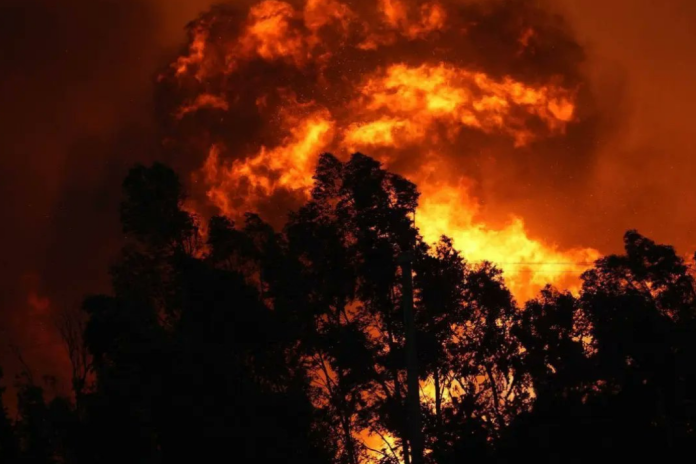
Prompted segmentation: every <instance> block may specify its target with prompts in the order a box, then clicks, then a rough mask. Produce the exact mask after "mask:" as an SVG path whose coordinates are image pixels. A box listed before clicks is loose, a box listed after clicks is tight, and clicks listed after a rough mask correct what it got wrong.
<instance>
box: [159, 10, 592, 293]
mask: <svg viewBox="0 0 696 464" xmlns="http://www.w3.org/2000/svg"><path fill="white" fill-rule="evenodd" d="M375 8H376V10H375V12H376V15H375V16H372V17H367V18H364V17H363V14H364V13H363V11H362V10H360V12H358V10H357V9H356V10H353V9H351V7H349V6H348V5H346V4H344V3H341V2H340V1H338V0H306V1H305V2H303V6H302V7H301V8H296V7H295V6H293V5H291V4H290V3H286V2H283V1H278V0H265V1H261V2H259V3H256V4H254V5H253V6H251V8H250V9H249V11H248V14H247V16H246V19H243V20H242V21H241V22H240V23H239V26H238V28H237V29H235V32H234V33H233V34H232V36H225V37H224V38H222V37H220V38H218V39H216V38H214V37H212V36H211V34H210V33H209V32H208V29H207V27H209V24H208V23H207V21H208V22H209V21H213V20H211V19H206V20H201V21H200V22H199V23H198V24H197V26H195V27H194V28H193V29H192V34H191V43H190V46H189V51H188V54H187V55H186V56H182V57H180V58H179V59H178V60H177V61H176V62H175V63H174V64H173V65H172V68H173V69H174V70H175V71H174V76H173V77H174V79H176V80H183V79H185V78H186V77H195V78H196V79H197V80H198V81H199V82H201V84H206V83H208V84H206V85H200V87H201V90H200V92H199V93H198V95H197V96H195V97H194V98H191V97H190V96H189V97H188V98H187V100H185V101H184V102H183V103H182V105H181V106H180V108H179V109H178V110H177V111H176V112H175V114H174V115H175V117H176V118H178V119H181V118H184V117H188V116H189V115H191V117H194V116H195V113H196V112H198V111H211V110H214V111H222V112H229V113H232V112H233V111H235V104H236V103H235V99H234V98H233V97H229V95H231V93H230V92H232V93H234V89H232V90H230V89H229V88H227V90H226V91H212V90H211V88H214V87H211V85H210V83H213V82H217V80H219V78H220V77H222V81H225V79H229V78H231V77H232V76H235V75H238V76H244V75H245V74H244V73H245V69H246V68H245V66H247V65H249V64H251V63H257V62H266V63H273V64H274V65H276V64H282V65H284V66H287V67H290V68H294V69H296V70H298V71H299V72H301V73H303V74H302V75H303V76H304V78H305V79H310V78H311V76H315V77H316V79H317V84H316V86H315V87H314V88H313V90H312V91H311V92H312V93H311V94H309V95H308V94H307V93H306V92H304V91H302V92H304V93H301V92H299V91H297V90H298V89H293V88H292V87H291V89H290V90H288V89H287V88H286V87H287V85H288V84H286V83H284V82H280V81H279V83H278V86H277V87H276V88H275V89H268V88H265V87H264V88H259V89H257V90H255V92H256V94H255V95H254V96H255V97H256V102H257V104H256V111H258V114H259V115H260V116H261V117H262V118H263V119H264V120H267V121H268V123H267V124H268V126H269V130H268V131H267V132H264V133H268V134H270V135H269V136H268V137H264V136H260V137H259V138H257V139H255V140H250V141H249V142H250V143H249V144H246V145H245V146H244V147H243V148H241V152H239V149H235V150H234V152H232V150H230V149H229V148H228V147H227V145H226V143H225V142H224V141H214V142H212V143H211V144H210V145H209V146H208V152H207V155H206V161H205V163H204V165H203V166H202V167H201V169H200V171H199V172H197V173H195V174H194V175H195V177H196V179H197V180H198V181H199V182H202V184H204V185H205V186H206V187H205V190H206V197H207V200H208V201H209V202H211V203H212V204H213V205H215V206H216V207H217V208H218V209H219V211H220V212H221V213H223V214H226V215H229V216H239V215H240V214H242V213H244V212H246V211H250V210H257V209H258V208H259V206H260V205H262V204H264V202H267V201H270V199H271V198H272V197H273V196H274V195H275V194H277V193H279V192H284V193H289V194H291V195H293V196H295V197H300V198H306V197H307V195H308V193H309V190H310V187H311V185H312V175H313V171H314V168H315V164H316V160H317V158H318V156H319V154H320V153H322V152H324V151H332V152H334V153H336V154H338V155H340V156H343V155H346V154H347V151H363V152H365V153H367V154H372V155H373V156H376V157H377V158H378V159H380V160H381V161H382V162H384V163H385V164H386V165H387V167H388V168H389V167H390V166H394V167H393V169H397V170H399V169H401V170H404V168H403V163H401V160H402V158H403V151H404V150H411V152H412V151H413V150H414V149H416V150H419V151H422V152H424V153H423V155H424V156H422V157H420V158H419V159H416V160H415V161H412V160H409V163H410V164H411V166H409V167H408V168H407V169H405V170H404V171H405V172H404V174H406V175H407V176H408V177H410V178H411V179H412V180H414V181H415V182H416V183H417V184H418V187H419V189H420V191H421V192H422V196H421V204H420V207H419V210H418V212H417V217H418V219H417V226H418V227H419V228H420V231H421V234H422V235H423V237H424V238H425V239H426V240H428V241H435V240H437V239H438V238H439V236H440V235H448V236H450V237H452V238H453V239H454V242H455V245H456V246H457V247H458V248H460V249H461V250H462V251H463V253H464V256H465V257H466V258H467V259H469V260H471V261H479V260H490V261H493V262H495V263H497V264H498V265H499V266H500V267H501V268H502V269H503V270H504V273H505V277H506V281H507V283H508V285H509V286H510V287H511V289H512V291H513V292H514V294H515V295H516V296H517V297H518V298H527V297H529V296H531V295H533V293H534V292H536V291H538V289H540V288H541V287H542V286H543V285H544V284H545V283H547V282H550V283H553V284H556V285H559V286H562V287H565V288H571V289H572V288H575V287H576V286H577V284H578V280H577V275H578V274H579V273H580V272H581V271H582V270H583V266H585V265H586V264H587V263H589V262H591V261H593V260H594V259H596V258H597V257H598V253H597V252H596V251H595V250H592V249H571V250H560V249H558V248H557V247H555V246H553V245H552V244H548V243H545V242H543V241H540V240H536V239H533V238H531V237H530V236H529V234H528V233H527V231H526V229H525V226H524V221H523V219H522V218H519V217H514V216H513V217H511V218H510V220H509V222H508V224H507V225H506V226H504V227H502V228H492V227H490V226H488V225H487V224H486V223H485V222H483V221H482V220H481V219H479V209H480V205H479V202H478V201H477V200H476V198H474V197H473V196H472V194H471V189H470V188H469V185H470V182H469V181H468V179H467V178H466V177H465V176H464V175H460V176H456V175H453V174H454V173H449V172H448V173H447V175H440V176H431V175H429V171H428V169H431V168H432V166H428V164H427V163H429V162H431V161H432V160H435V163H434V165H435V166H438V169H440V170H441V172H446V171H447V167H446V166H447V164H446V163H438V160H441V159H444V158H445V157H448V156H449V157H451V156H452V153H454V150H455V148H454V147H455V145H456V144H457V143H458V142H457V141H458V140H461V138H462V137H463V136H464V135H463V134H466V131H473V132H479V133H482V134H487V135H489V136H497V137H502V138H505V139H507V140H509V141H510V144H511V150H514V149H515V148H519V147H522V146H529V145H530V144H532V143H535V142H536V141H538V140H541V139H544V138H549V137H558V136H562V135H563V134H564V133H565V131H566V128H567V126H568V125H569V124H573V123H574V122H576V121H577V120H578V117H577V114H576V113H577V111H576V99H577V94H578V92H577V89H576V88H567V87H564V86H563V85H562V82H563V81H562V80H561V79H558V78H556V77H554V76H551V77H550V78H548V79H546V82H545V83H542V84H539V83H535V84H529V83H525V82H522V81H519V80H516V79H514V78H513V77H511V76H502V77H494V76H492V75H489V74H487V73H486V72H484V71H483V70H481V69H478V68H470V67H466V66H463V65H461V64H459V63H454V62H450V61H446V60H432V59H425V58H424V59H422V60H421V62H420V63H417V62H416V63H414V62H413V60H411V61H409V62H405V61H398V60H386V61H385V63H384V64H383V65H382V66H379V65H378V66H373V67H372V68H371V70H370V71H368V72H365V73H363V76H364V77H362V78H359V79H348V78H345V77H338V78H335V77H334V78H332V79H333V80H332V81H327V80H326V79H328V78H327V77H326V76H325V75H324V71H323V70H324V69H325V66H324V65H326V64H327V63H329V62H331V63H333V62H332V61H331V60H340V59H342V58H340V53H341V51H340V50H338V49H337V50H333V49H328V48H327V47H328V46H327V43H326V42H325V41H324V40H322V37H324V36H323V35H322V34H323V33H324V32H325V31H327V30H329V31H331V32H332V33H335V34H334V37H338V39H337V40H338V41H339V42H338V43H340V44H341V45H340V47H349V48H350V47H352V48H353V49H354V50H357V51H358V52H359V53H376V52H377V51H378V50H379V48H380V47H382V46H390V45H391V44H393V43H394V42H395V41H397V40H406V41H428V40H431V38H432V37H435V36H436V35H437V34H439V33H444V32H445V31H447V30H448V29H450V26H451V21H452V20H453V16H451V15H450V13H449V12H448V11H447V9H446V8H445V6H443V3H440V2H426V3H423V4H421V5H419V6H417V7H416V6H414V5H412V4H411V3H409V2H405V1H404V0H379V1H378V2H377V5H376V7H375ZM460 26H461V25H460ZM463 29H465V27H458V28H457V30H463ZM463 33H465V32H463ZM539 34H540V32H539V31H538V30H536V29H532V28H531V27H528V26H525V27H522V28H521V30H520V32H519V35H517V36H516V37H517V39H515V40H516V42H515V45H516V46H522V47H523V48H526V47H529V46H531V45H530V44H531V40H532V39H534V38H536V37H538V36H539ZM218 42H219V43H218ZM340 47H339V48H340ZM221 54H222V55H223V56H224V60H222V61H220V56H221ZM339 63H342V62H340V61H339ZM314 64H316V65H318V66H316V67H315V68H313V69H315V71H318V72H316V73H314V74H312V72H314V71H309V67H311V66H312V65H314ZM336 66H339V68H340V66H343V68H345V69H348V68H346V66H348V65H343V64H340V65H336ZM343 68H341V69H343ZM204 71H205V72H204ZM249 76H251V75H249ZM332 85H333V86H335V88H332ZM336 89H340V92H341V93H342V94H341V97H340V98H335V97H334V96H332V94H331V93H332V92H334V91H336ZM187 95H190V94H187ZM218 95H228V97H227V99H225V98H223V97H222V96H218ZM300 95H302V97H300ZM310 96H311V98H310ZM269 102H270V103H269ZM273 102H275V103H273ZM271 127H273V129H271ZM426 147H427V148H426ZM426 154H427V156H425V155H426ZM426 160H428V161H426ZM414 164H415V165H414ZM434 178H437V181H433V179H434ZM569 269H572V270H573V271H577V272H573V273H570V272H568V271H569Z"/></svg>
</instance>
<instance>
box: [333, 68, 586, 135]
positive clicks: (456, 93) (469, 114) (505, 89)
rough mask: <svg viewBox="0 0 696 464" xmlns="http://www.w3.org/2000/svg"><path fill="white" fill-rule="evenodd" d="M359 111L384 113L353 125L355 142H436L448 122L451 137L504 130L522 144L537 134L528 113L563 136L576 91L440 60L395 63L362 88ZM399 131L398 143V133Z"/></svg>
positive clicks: (370, 113)
mask: <svg viewBox="0 0 696 464" xmlns="http://www.w3.org/2000/svg"><path fill="white" fill-rule="evenodd" d="M360 94H361V95H360V97H359V99H358V101H357V102H356V103H355V108H356V111H357V112H363V113H365V114H366V117H368V118H369V116H370V115H374V114H377V115H385V114H388V115H389V116H381V117H380V118H379V119H378V120H377V121H374V122H368V123H366V124H364V125H357V126H353V127H352V129H351V130H349V131H348V132H347V134H346V141H347V142H348V144H349V145H350V146H352V144H355V143H358V144H360V143H362V144H363V145H365V146H369V145H385V146H396V147H398V145H397V144H413V143H424V142H436V140H432V139H430V140H428V139H427V137H428V136H433V135H435V134H437V131H436V130H435V128H434V126H435V125H436V123H438V122H441V123H443V124H445V125H446V127H447V129H448V131H447V133H448V135H449V138H450V139H452V138H454V137H456V135H457V134H458V132H459V131H460V130H461V128H462V127H471V128H475V129H479V130H481V131H483V132H486V133H492V132H496V131H497V132H500V133H504V134H507V135H510V136H511V137H513V139H514V141H515V145H516V146H523V145H525V144H527V143H529V142H530V141H532V140H533V139H534V137H535V134H534V133H533V132H532V130H531V129H529V128H527V127H526V121H527V119H528V118H527V117H528V116H530V115H532V116H537V117H538V118H539V119H540V120H541V121H543V122H544V124H545V125H546V126H547V128H548V129H549V131H550V132H551V133H560V134H562V133H563V131H564V130H565V125H566V124H567V123H568V122H570V121H572V119H573V113H574V105H573V103H572V92H570V91H567V90H565V89H562V88H554V87H541V88H538V89H537V88H532V87H528V86H525V85H524V84H522V83H519V82H515V81H513V80H512V79H510V78H507V79H505V80H503V81H501V82H497V81H495V80H493V79H491V78H490V77H488V76H487V75H486V74H484V73H481V72H472V71H468V70H466V69H458V68H455V67H453V66H448V65H445V64H444V63H440V64H439V65H436V66H432V65H422V66H419V67H415V68H414V67H409V66H406V65H404V64H397V65H392V66H390V67H389V68H388V69H387V70H386V72H385V73H384V74H382V75H378V76H375V77H371V78H369V79H368V80H367V82H366V83H365V84H364V85H363V86H362V87H361V88H360ZM394 132H398V135H399V137H398V142H397V138H396V137H395V135H396V134H394Z"/></svg>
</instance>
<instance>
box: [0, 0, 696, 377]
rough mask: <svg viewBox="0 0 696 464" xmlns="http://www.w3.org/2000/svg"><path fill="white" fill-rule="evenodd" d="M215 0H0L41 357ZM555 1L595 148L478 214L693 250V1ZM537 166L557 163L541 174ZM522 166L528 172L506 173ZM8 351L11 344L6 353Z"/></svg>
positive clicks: (12, 181)
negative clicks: (48, 323) (159, 80)
mask: <svg viewBox="0 0 696 464" xmlns="http://www.w3.org/2000/svg"><path fill="white" fill-rule="evenodd" d="M209 3H210V2H207V1H201V0H105V1H102V2H91V1H87V0H66V1H63V2H60V3H59V4H58V3H56V2H53V1H50V0H45V1H39V0H4V1H3V2H2V3H1V4H0V43H2V44H3V47H4V50H5V51H4V52H3V53H2V54H0V101H1V102H3V109H2V111H1V112H0V194H2V197H3V198H4V199H5V201H4V202H3V203H2V206H0V208H1V211H0V212H1V213H2V217H3V219H4V221H3V223H4V224H5V227H3V228H2V232H0V234H2V238H3V240H2V243H4V244H5V245H6V246H5V249H4V250H3V255H2V258H1V259H0V281H2V282H3V291H2V292H0V336H2V337H3V338H4V340H8V341H12V342H13V343H17V344H18V345H20V346H22V347H24V349H25V350H26V351H27V352H28V353H29V352H31V353H32V355H31V361H32V362H33V363H34V364H35V365H36V369H37V370H39V371H44V370H46V371H50V370H51V366H52V365H54V364H55V359H58V358H59V357H60V355H58V354H53V353H52V351H55V350H53V349H46V346H56V345H55V337H53V336H52V335H50V334H48V335H42V334H44V331H43V329H42V327H44V325H45V321H44V320H43V316H41V314H37V313H40V312H41V311H42V310H41V308H42V307H43V306H42V305H37V304H36V302H37V301H43V300H42V298H49V299H50V301H51V303H52V304H53V305H57V304H61V305H64V304H76V303H77V302H78V301H79V299H80V298H81V296H82V295H83V294H85V293H87V292H90V291H104V290H105V289H107V288H108V287H107V286H106V284H107V274H106V270H107V265H108V262H109V259H110V258H111V257H113V256H114V254H115V252H116V250H117V249H118V243H119V234H118V231H119V226H118V222H117V205H118V199H119V190H120V188H119V186H120V182H121V179H122V177H123V175H124V174H125V172H126V170H127V168H128V167H129V166H130V165H131V164H133V163H134V162H137V161H140V162H149V161H150V160H152V159H153V158H154V157H155V154H154V150H153V149H152V147H153V146H156V135H153V130H154V128H155V127H156V123H155V121H154V115H155V114H156V112H155V110H154V109H153V97H152V95H153V77H154V76H155V75H156V72H157V71H158V70H159V69H161V68H162V67H163V66H166V64H167V63H168V62H169V61H170V60H171V59H172V58H173V57H174V56H175V54H176V52H177V51H179V50H180V46H181V44H182V43H183V40H184V39H185V34H184V32H183V27H184V25H185V24H186V22H188V21H189V20H191V19H193V18H194V17H195V16H196V13H197V12H198V11H200V10H202V9H205V8H206V7H207V6H208V4H209ZM553 3H554V7H555V8H557V9H558V10H559V12H561V13H563V14H564V15H565V16H566V18H567V20H568V22H569V23H570V26H571V28H572V29H573V30H574V32H575V34H576V37H577V39H578V40H579V42H580V44H581V45H582V46H583V49H584V52H585V54H586V55H587V61H586V63H585V65H584V66H585V70H586V74H587V76H588V79H587V81H586V85H587V86H588V87H587V88H588V89H591V91H592V93H593V95H594V97H595V98H594V102H595V105H596V106H597V108H598V113H599V114H600V115H601V116H602V121H601V124H599V125H598V127H597V128H596V130H595V131H594V132H593V133H592V134H591V136H587V137H585V138H584V139H582V140H576V139H573V143H578V144H586V145H585V147H586V149H584V150H582V152H583V153H585V154H586V155H585V156H586V158H585V159H573V158H572V156H570V155H568V154H572V153H576V152H578V150H577V147H567V148H565V147H564V146H563V144H559V145H558V146H556V147H554V149H555V153H556V155H555V156H549V155H548V154H546V153H544V154H543V156H542V154H538V155H534V154H532V155H530V156H531V158H530V159H529V162H527V163H512V164H510V165H509V166H497V168H498V169H495V172H497V173H498V174H497V177H496V176H486V178H485V179H483V180H482V181H481V182H480V185H478V187H477V192H476V193H477V196H478V197H479V198H480V199H481V201H482V202H483V212H482V214H483V215H484V216H485V217H486V219H487V220H489V221H491V222H492V223H495V222H496V221H501V220H502V218H504V217H506V215H508V214H510V213H514V214H516V215H519V216H520V217H523V218H524V220H525V224H526V227H527V230H528V231H529V232H530V234H531V235H532V236H533V237H539V238H543V239H546V240H551V241H554V242H556V243H558V244H559V245H560V246H562V247H564V248H570V247H577V246H582V247H594V248H597V249H599V250H600V251H602V252H611V251H616V250H618V249H619V247H620V244H621V235H622V233H623V231H625V230H626V229H627V228H638V229H639V230H640V231H641V232H642V233H644V234H647V235H649V236H651V237H652V238H654V239H656V240H658V241H663V242H667V243H671V244H674V245H676V246H677V247H678V250H679V251H683V252H690V251H693V250H694V249H696V214H694V211H696V188H693V186H692V183H691V180H692V178H693V177H694V174H696V166H695V163H696V161H694V158H695V157H694V155H696V153H695V151H696V148H695V147H696V144H695V142H694V139H693V138H692V137H693V136H692V133H693V130H692V129H691V119H692V118H691V112H692V108H694V107H696V86H694V85H693V83H694V82H696V58H694V57H695V56H696V53H695V51H694V50H693V48H694V45H693V44H694V43H696V31H694V29H693V27H692V25H693V24H696V4H695V3H694V2H692V1H690V0H672V1H669V2H656V1H651V0H609V1H607V0H604V1H600V0H582V1H581V0H558V1H556V2H553ZM97 4H98V5H97ZM564 150H567V153H565V152H564ZM537 163H541V164H537ZM541 165H543V166H545V168H544V169H548V174H549V175H548V178H547V176H540V175H538V172H539V169H540V168H539V166H541ZM491 171H492V170H490V169H489V170H487V171H486V172H491ZM526 178H533V179H534V183H533V185H528V184H527V183H525V182H524V181H521V182H520V181H518V182H509V179H526ZM30 295H34V296H35V299H34V300H31V301H30ZM32 301H33V303H32ZM59 302H62V303H59ZM42 337H43V338H42ZM3 343H4V341H3ZM8 356H9V357H10V358H11V356H10V355H9V351H8V350H7V348H6V346H0V359H3V358H4V359H7V358H8ZM10 362H11V361H6V362H5V364H7V363H10Z"/></svg>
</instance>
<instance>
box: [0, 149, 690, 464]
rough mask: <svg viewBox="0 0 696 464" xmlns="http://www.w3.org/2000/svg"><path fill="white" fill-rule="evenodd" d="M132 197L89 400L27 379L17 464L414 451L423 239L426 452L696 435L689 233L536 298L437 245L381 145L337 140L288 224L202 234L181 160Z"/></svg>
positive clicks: (90, 342) (620, 455)
mask: <svg viewBox="0 0 696 464" xmlns="http://www.w3.org/2000/svg"><path fill="white" fill-rule="evenodd" d="M123 190H124V200H123V203H122V207H121V221H122V225H123V232H124V234H125V235H126V237H127V245H126V246H125V247H124V249H123V251H122V253H121V255H120V258H119V260H118V262H117V264H115V265H114V266H113V267H112V269H111V276H112V279H113V294H112V295H97V296H91V297H88V298H87V299H86V300H85V301H84V304H83V306H82V308H81V311H80V313H79V314H74V315H73V316H72V317H68V318H65V319H64V320H63V324H62V326H61V329H62V332H61V333H62V334H63V338H64V339H65V341H66V346H67V347H68V349H69V352H70V355H71V361H72V366H73V390H74V395H73V397H72V398H70V399H67V398H62V397H57V398H54V399H51V400H48V399H46V398H45V396H46V395H45V394H44V393H45V392H44V390H43V386H42V385H41V384H40V383H38V382H36V381H34V380H33V379H32V377H31V376H30V375H28V374H27V375H25V376H24V377H22V378H21V379H19V380H18V397H17V404H18V407H17V415H16V417H9V416H10V415H9V414H8V412H7V410H6V408H0V411H1V412H0V462H2V463H32V464H43V463H78V464H81V463H103V464H108V463H114V464H116V463H118V464H122V463H144V464H154V463H163V464H168V463H194V462H243V463H266V462H283V463H298V464H300V463H302V464H306V463H327V464H328V463H345V464H357V463H359V462H364V461H365V460H366V459H372V460H373V461H376V462H381V463H382V464H395V463H397V462H400V461H401V462H405V463H407V464H409V463H410V462H411V461H412V459H411V453H410V451H409V450H410V442H411V440H412V437H410V436H409V435H410V432H409V428H408V426H407V413H406V407H405V399H406V364H405V351H404V343H405V329H404V314H403V309H404V308H403V307H402V305H401V301H402V298H401V296H402V295H401V291H402V282H403V280H402V276H401V271H400V269H401V268H400V266H399V259H400V257H401V256H402V255H403V254H404V253H406V252H408V253H409V254H410V256H411V257H412V265H413V288H414V305H415V311H414V313H415V322H416V329H417V338H416V345H417V354H418V365H419V374H420V379H421V414H422V433H423V437H424V441H425V450H426V451H425V453H426V454H425V462H428V463H439V464H447V463H459V462H520V461H526V460H534V461H537V462H563V463H567V462H588V461H590V460H605V459H615V460H622V461H628V460H634V461H645V460H647V459H649V458H652V457H655V458H658V459H661V460H676V459H677V457H678V456H690V454H683V453H689V452H691V451H693V450H694V448H695V446H696V432H695V430H694V429H695V427H696V286H695V284H694V278H693V276H692V275H691V270H690V268H689V266H688V265H687V264H686V263H685V261H684V260H683V259H682V258H681V257H679V256H678V255H677V254H676V253H675V251H674V249H673V248H672V247H669V246H664V245H658V244H656V243H654V242H653V241H651V240H649V239H647V238H645V237H643V236H641V235H640V234H638V233H637V232H636V231H629V232H627V233H626V234H625V237H624V241H625V254H622V255H612V256H606V257H604V258H602V259H600V260H598V261H597V262H596V263H595V265H594V267H593V268H591V269H590V270H588V271H586V272H585V273H584V274H583V276H582V279H583V285H582V291H581V293H580V295H579V296H577V297H576V296H573V295H572V294H570V293H567V292H563V291H559V290H556V289H553V288H551V287H547V288H545V289H544V290H543V291H542V292H541V293H540V295H539V296H538V297H537V298H536V299H533V300H532V301H529V302H527V303H526V304H524V305H519V304H518V303H516V302H515V300H514V298H513V296H512V295H511V293H510V291H509V290H508V289H507V288H506V286H505V283H504V281H503V278H502V275H501V272H500V271H499V270H498V269H496V267H495V266H494V265H493V264H490V263H483V264H470V263H467V261H466V260H465V256H462V255H461V254H460V253H459V252H458V251H457V250H455V248H454V247H453V245H452V242H451V241H450V240H449V239H447V238H445V237H443V238H442V240H441V241H440V242H439V243H438V244H436V245H434V246H428V245H427V244H425V243H424V242H423V241H422V240H421V238H420V237H419V234H418V230H417V229H416V228H415V227H414V224H413V220H412V218H413V214H414V212H415V209H416V206H417V203H418V192H417V189H416V186H415V185H414V184H412V183H410V182H409V181H407V180H406V179H404V178H402V177H400V176H398V175H395V174H392V173H390V172H387V171H385V170H384V169H382V167H381V166H380V164H379V163H378V162H376V161H375V160H373V159H371V158H369V157H367V156H365V155H362V154H355V155H353V156H352V157H351V158H350V160H349V161H347V162H345V163H344V162H341V161H339V160H338V159H337V158H335V157H334V156H332V155H330V154H325V155H323V156H322V157H321V158H320V160H319V163H318V167H317V169H316V174H315V184H314V188H313V190H312V195H311V199H310V200H309V201H308V202H307V203H306V204H305V205H304V206H303V207H302V208H300V209H299V210H298V211H296V212H294V213H292V214H291V215H290V216H289V219H288V221H287V224H286V225H285V227H284V228H283V229H282V231H280V232H277V231H275V230H273V228H272V227H270V226H269V225H268V224H266V223H265V222H264V221H263V220H262V219H261V218H260V217H259V216H257V215H254V214H247V215H246V219H245V221H244V222H243V224H234V223H233V222H232V221H230V220H229V219H227V218H224V217H213V218H212V219H211V220H210V221H209V222H208V223H207V224H205V227H204V228H202V227H201V224H199V223H198V222H197V219H196V218H194V217H192V216H191V215H190V214H189V213H187V212H186V211H184V210H183V209H182V204H183V202H184V199H185V196H184V192H183V189H182V185H181V183H180V181H179V179H178V178H177V176H176V174H175V173H174V172H173V171H172V170H171V169H169V168H168V167H166V166H164V165H161V164H154V165H153V166H151V167H143V166H137V167H135V168H133V169H132V170H131V171H130V173H129V174H128V176H127V178H126V179H125V181H124V183H123ZM203 231H204V233H203ZM202 237H205V239H203V238H202ZM682 459H683V458H682Z"/></svg>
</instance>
